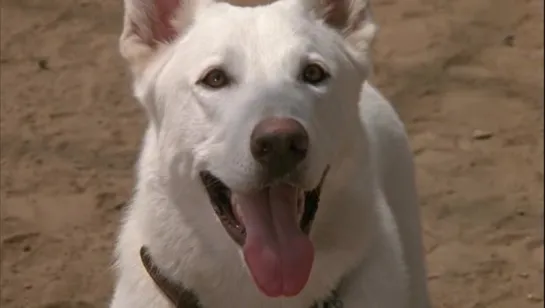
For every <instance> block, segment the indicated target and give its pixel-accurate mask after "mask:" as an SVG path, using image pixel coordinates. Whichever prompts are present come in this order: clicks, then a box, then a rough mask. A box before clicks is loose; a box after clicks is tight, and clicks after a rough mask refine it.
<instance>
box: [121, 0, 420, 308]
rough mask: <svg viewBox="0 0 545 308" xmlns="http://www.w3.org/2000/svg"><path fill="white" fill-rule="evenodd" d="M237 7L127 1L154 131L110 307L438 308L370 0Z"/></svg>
mask: <svg viewBox="0 0 545 308" xmlns="http://www.w3.org/2000/svg"><path fill="white" fill-rule="evenodd" d="M250 1H251V0H250ZM313 1H315V3H313ZM230 2H231V4H228V3H218V2H214V1H212V0H193V1H186V0H184V1H182V4H179V0H125V24H124V31H123V34H122V37H121V52H122V54H123V56H124V57H125V59H126V60H127V62H128V63H129V65H130V67H131V69H132V72H133V76H134V92H135V96H136V97H137V98H138V100H139V101H140V102H141V103H142V105H143V106H144V107H145V109H146V111H147V114H148V116H149V126H148V129H147V132H146V135H145V139H144V142H143V149H142V153H141V156H140V161H139V164H138V184H137V187H136V191H135V195H134V198H133V200H132V202H131V204H130V206H129V208H128V211H127V213H126V216H125V219H124V223H123V228H122V231H121V234H120V237H119V242H118V245H117V270H118V279H117V285H116V289H115V294H114V296H113V300H112V303H111V307H113V308H150V307H158V308H163V307H164V308H167V307H184V308H189V307H201V308H219V307H227V308H238V307H252V308H253V307H262V308H280V307H282V308H308V307H320V306H323V307H344V308H360V307H361V308H428V307H430V303H429V300H428V291H427V284H426V270H425V265H424V256H423V248H422V240H421V229H420V221H419V220H420V219H419V209H418V203H417V196H416V189H415V183H414V171H413V162H412V154H411V151H410V148H409V145H408V142H407V137H406V134H405V129H404V126H403V125H402V123H401V122H400V120H399V118H398V116H397V115H396V113H395V112H394V110H393V109H392V107H391V106H390V105H389V103H388V102H387V101H386V100H385V99H384V98H383V97H382V96H381V95H380V94H379V93H378V92H377V91H376V90H375V89H374V88H373V87H372V86H370V85H369V84H368V83H367V79H368V77H369V72H370V58H369V51H370V45H371V42H372V39H373V36H374V35H375V32H376V26H375V24H374V23H373V21H372V19H371V14H370V9H369V3H368V0H279V1H276V2H274V3H261V5H256V4H255V3H254V6H253V7H249V6H248V3H241V2H238V3H236V4H237V6H235V5H233V3H235V1H230ZM245 5H246V6H245ZM173 12H174V13H173Z"/></svg>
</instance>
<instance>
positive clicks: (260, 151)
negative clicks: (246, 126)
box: [250, 118, 309, 175]
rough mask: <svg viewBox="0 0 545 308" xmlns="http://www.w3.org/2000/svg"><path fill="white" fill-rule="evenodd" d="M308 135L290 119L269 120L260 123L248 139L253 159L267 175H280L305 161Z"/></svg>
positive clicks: (298, 124)
mask: <svg viewBox="0 0 545 308" xmlns="http://www.w3.org/2000/svg"><path fill="white" fill-rule="evenodd" d="M308 146H309V138H308V134H307V131H306V130H305V128H304V127H303V125H301V123H299V122H298V121H296V120H294V119H290V118H268V119H265V120H263V121H261V122H259V123H258V124H257V125H256V126H255V128H254V130H253V132H252V135H251V138H250V150H251V152H252V156H253V157H254V159H255V160H256V161H258V162H259V163H260V164H261V165H262V166H263V167H264V168H265V169H266V170H267V171H268V172H269V173H272V174H275V175H283V174H285V173H287V172H290V171H291V170H292V169H294V168H295V167H296V166H297V165H298V164H299V163H300V162H301V161H303V160H304V159H305V157H306V156H307V152H308Z"/></svg>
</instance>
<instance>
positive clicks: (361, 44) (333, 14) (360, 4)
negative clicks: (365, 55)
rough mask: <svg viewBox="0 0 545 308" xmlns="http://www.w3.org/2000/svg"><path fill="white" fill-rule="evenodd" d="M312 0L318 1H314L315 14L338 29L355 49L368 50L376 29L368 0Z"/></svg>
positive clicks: (359, 50)
mask: <svg viewBox="0 0 545 308" xmlns="http://www.w3.org/2000/svg"><path fill="white" fill-rule="evenodd" d="M311 1H312V0H311ZM314 1H317V2H318V3H315V11H316V12H317V14H319V16H320V17H322V18H323V19H324V21H325V22H326V23H327V24H329V25H330V26H331V27H333V28H335V29H337V30H338V31H340V32H341V33H342V34H343V35H344V36H345V38H346V39H347V41H348V42H349V43H350V44H352V46H353V47H354V48H355V49H356V51H358V52H366V51H368V49H369V48H370V46H371V44H372V42H373V39H374V38H375V35H376V32H377V30H378V26H377V25H376V24H375V22H374V20H373V16H372V13H371V4H370V3H369V2H370V0H314ZM316 4H317V5H316Z"/></svg>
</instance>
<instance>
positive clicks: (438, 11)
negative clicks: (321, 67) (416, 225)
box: [0, 0, 544, 308]
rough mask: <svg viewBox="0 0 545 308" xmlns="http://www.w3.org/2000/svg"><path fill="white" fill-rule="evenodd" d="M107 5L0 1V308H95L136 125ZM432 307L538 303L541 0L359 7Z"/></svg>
mask: <svg viewBox="0 0 545 308" xmlns="http://www.w3.org/2000/svg"><path fill="white" fill-rule="evenodd" d="M121 3H122V1H121V0H100V1H99V0H94V1H93V0H3V1H2V4H1V6H2V13H1V18H2V19H1V23H2V24H1V25H2V28H1V69H2V70H1V122H0V123H1V178H0V179H1V193H0V197H1V199H0V201H1V258H2V265H1V292H2V293H1V302H0V304H1V307H5V308H16V307H24V308H34V307H36V308H38V307H41V308H45V307H48V308H76V307H78V308H83V307H85V308H90V307H105V306H106V302H107V300H108V298H109V296H110V294H111V290H112V279H111V278H112V275H111V271H110V269H111V251H112V246H113V242H114V236H115V234H116V230H117V226H118V219H119V213H120V209H121V208H122V207H123V202H124V201H125V200H127V198H129V196H130V193H131V188H132V187H131V186H132V184H133V164H134V162H135V158H136V155H137V150H138V145H139V141H140V138H141V134H142V132H143V125H144V115H143V113H142V112H141V110H140V109H139V107H138V106H137V104H136V103H135V102H134V101H133V99H132V98H131V95H130V92H129V84H128V78H127V74H126V72H125V69H124V66H123V62H122V61H121V60H120V57H119V56H118V54H117V45H116V44H117V37H118V34H119V32H120V24H121ZM374 7H375V13H376V16H377V19H378V21H379V23H380V25H381V32H380V34H379V38H378V41H377V51H376V66H377V67H376V76H375V82H376V84H377V85H378V86H379V87H380V89H381V90H382V91H383V92H384V93H385V94H386V95H387V96H388V97H389V98H391V99H392V100H393V101H394V102H395V104H396V106H397V108H398V110H399V112H400V114H401V115H402V117H403V119H404V120H405V122H406V123H407V127H408V130H409V132H410V136H411V140H412V144H413V146H414V153H415V157H416V162H417V165H418V181H419V189H420V194H421V200H422V211H423V214H422V215H423V224H424V232H425V240H426V249H427V252H428V254H427V258H428V263H429V283H430V286H431V291H432V296H433V301H434V307H437V308H441V307H445V308H446V307H449V308H466V307H467V308H484V307H493V308H514V307H518V308H531V307H541V306H542V305H543V302H542V301H543V283H542V278H543V229H542V228H543V188H542V187H543V137H544V136H543V115H542V111H543V1H541V0H480V1H476V0H457V1H449V0H403V1H401V0H398V1H395V0H374Z"/></svg>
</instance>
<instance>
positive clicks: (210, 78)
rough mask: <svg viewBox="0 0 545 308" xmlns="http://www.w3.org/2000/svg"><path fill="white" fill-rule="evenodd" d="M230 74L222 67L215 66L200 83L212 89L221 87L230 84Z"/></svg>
mask: <svg viewBox="0 0 545 308" xmlns="http://www.w3.org/2000/svg"><path fill="white" fill-rule="evenodd" d="M229 82H230V80H229V76H227V73H225V71H223V70H222V69H219V68H215V69H213V70H211V71H209V72H208V73H207V74H206V75H204V77H203V78H201V80H200V81H199V83H200V84H203V85H205V86H207V87H209V88H212V89H219V88H223V87H225V86H228V85H229Z"/></svg>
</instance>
